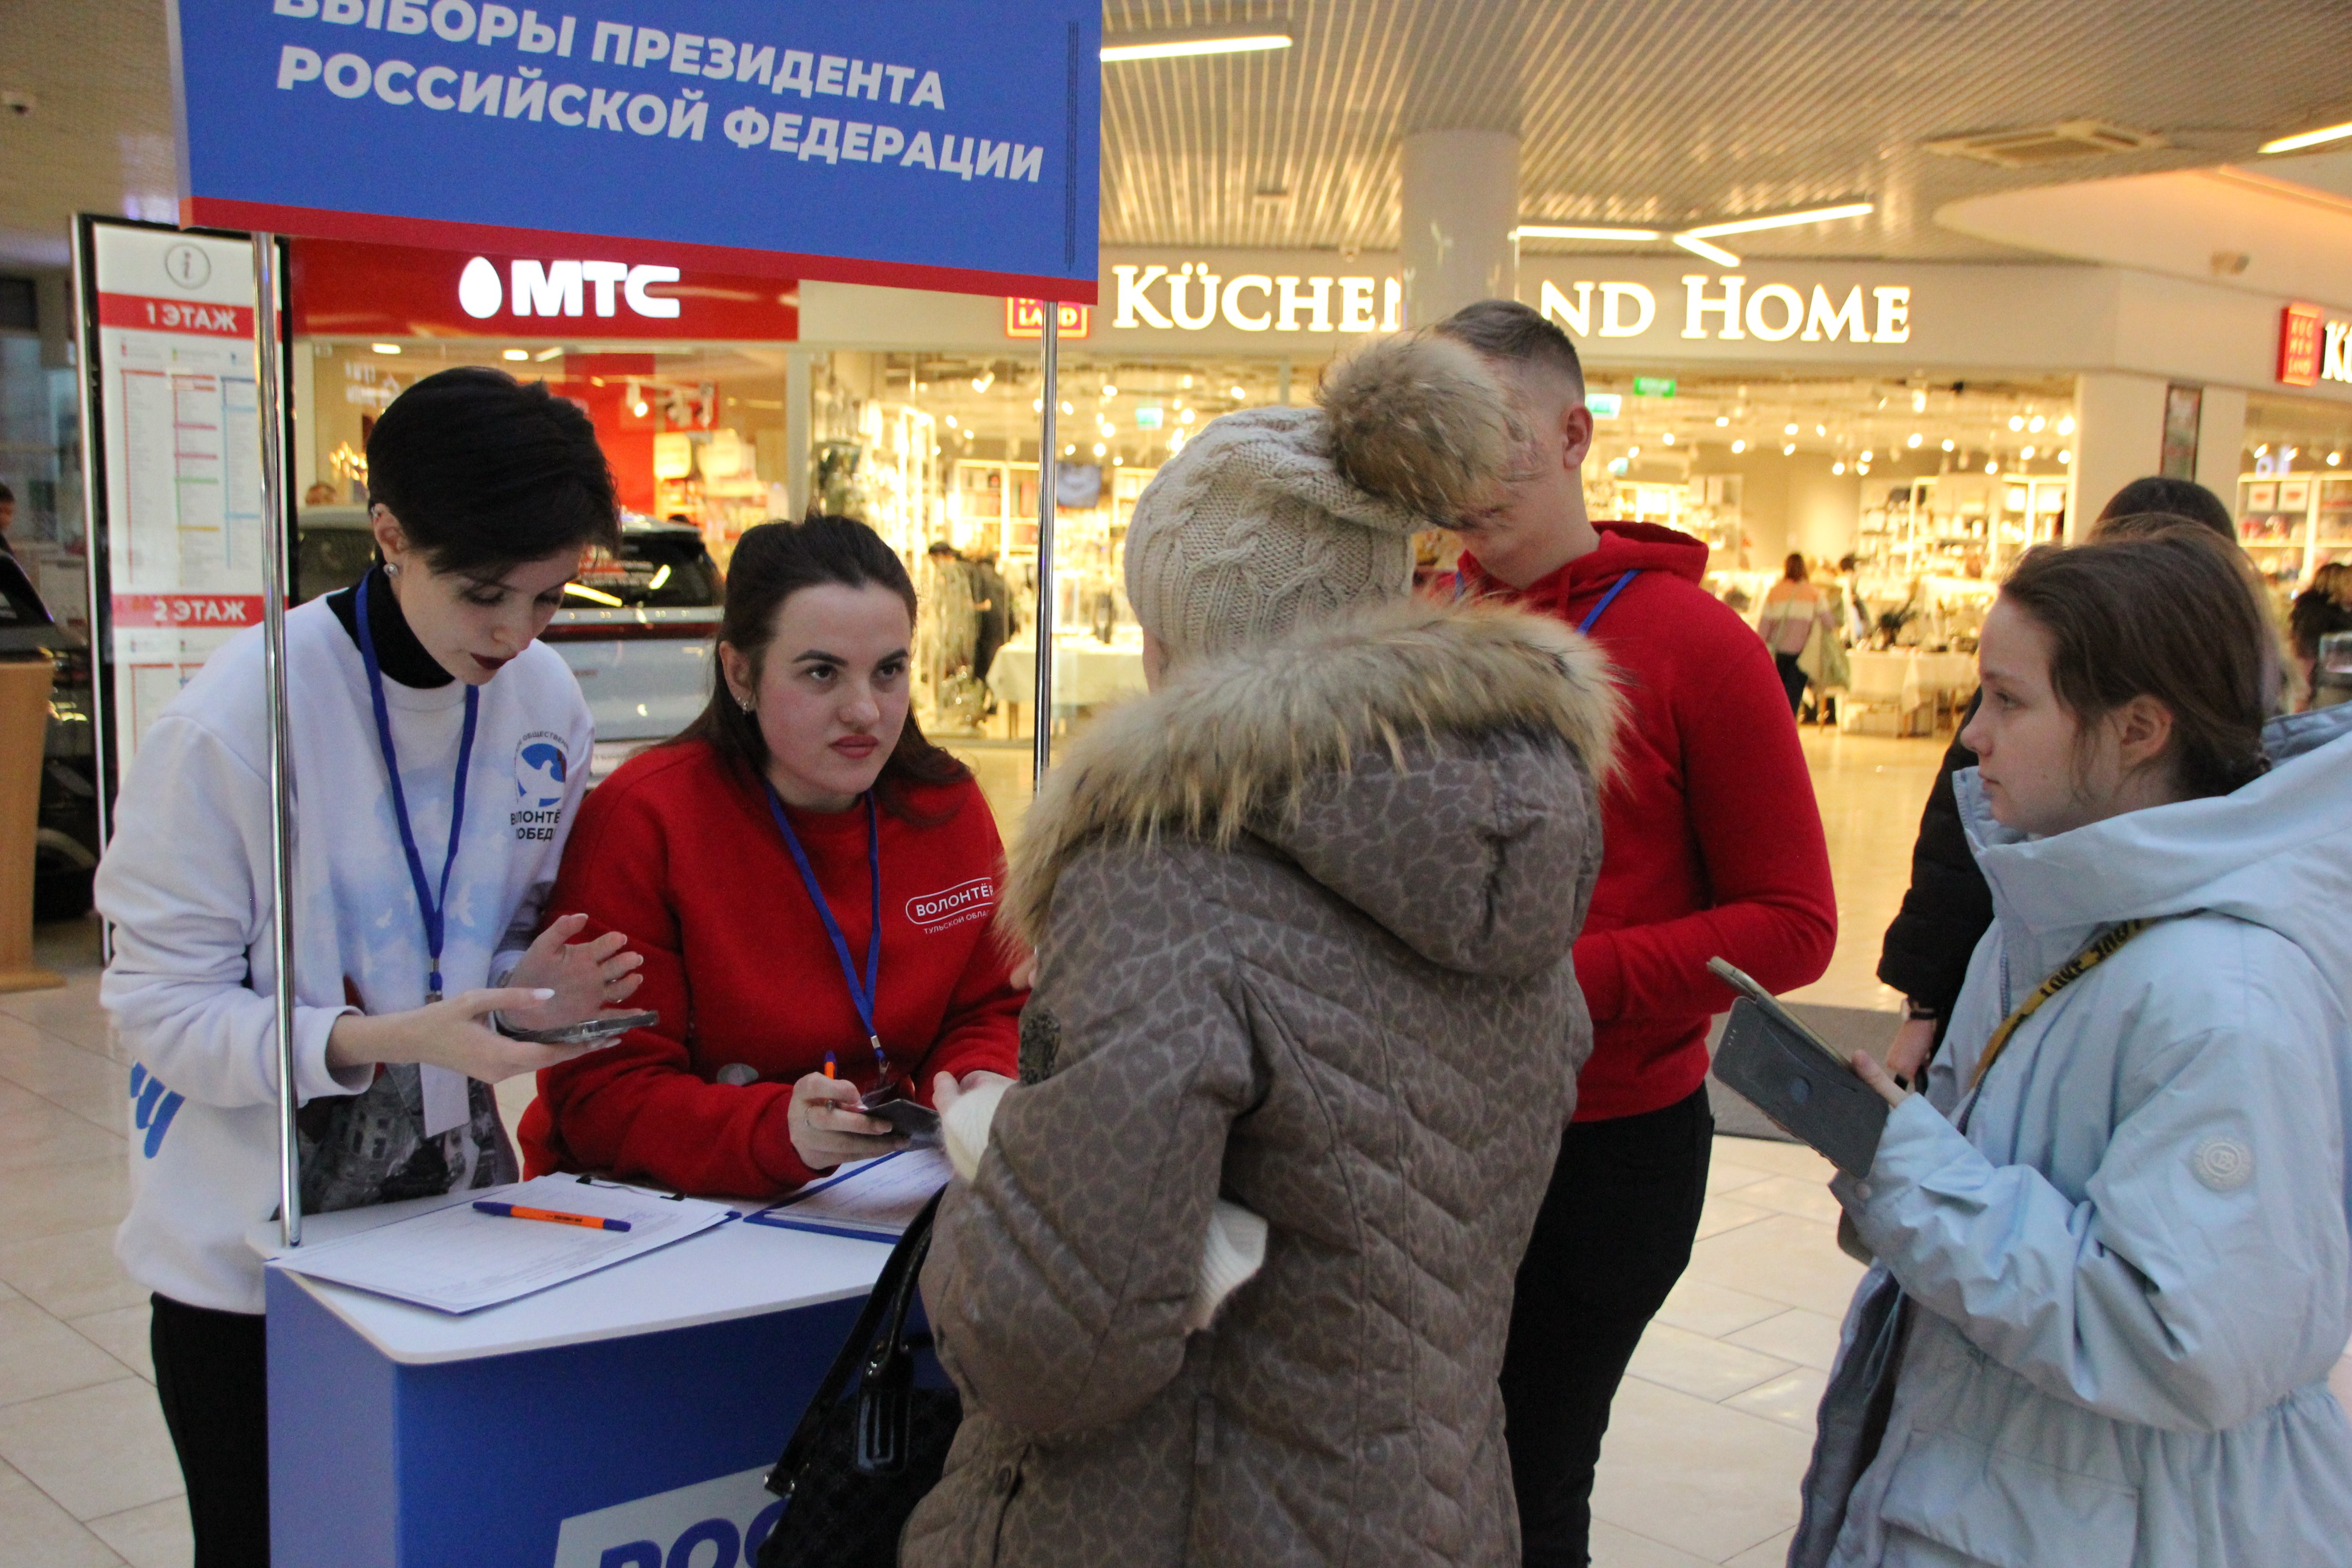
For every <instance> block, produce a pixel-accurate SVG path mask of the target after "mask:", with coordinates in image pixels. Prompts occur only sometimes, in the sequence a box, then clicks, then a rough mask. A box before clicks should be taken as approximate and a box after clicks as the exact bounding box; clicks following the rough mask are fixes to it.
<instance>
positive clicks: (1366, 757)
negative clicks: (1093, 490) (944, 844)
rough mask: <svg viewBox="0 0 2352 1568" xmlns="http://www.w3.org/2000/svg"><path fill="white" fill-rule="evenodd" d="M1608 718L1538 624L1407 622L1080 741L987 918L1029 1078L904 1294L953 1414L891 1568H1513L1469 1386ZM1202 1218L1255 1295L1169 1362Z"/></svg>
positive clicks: (1501, 1309) (1501, 1296) (1567, 1057)
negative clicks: (1259, 1253) (1231, 1241)
mask: <svg viewBox="0 0 2352 1568" xmlns="http://www.w3.org/2000/svg"><path fill="white" fill-rule="evenodd" d="M1616 711H1617V702H1616V698H1615V695H1614V692H1613V689H1612V687H1611V684H1610V682H1609V679H1608V676H1607V673H1606V670H1605V667H1604V665H1603V661H1602V660H1601V657H1600V655H1599V654H1597V653H1596V652H1594V651H1593V650H1592V649H1591V647H1590V645H1588V644H1586V643H1585V642H1584V641H1583V640H1582V639H1581V638H1580V637H1578V636H1577V635H1576V634H1575V633H1573V632H1571V631H1569V630H1567V629H1566V628H1565V627H1562V626H1559V625H1558V624H1557V623H1555V622H1552V621H1549V620H1547V619H1543V618H1539V617H1537V616H1529V615H1527V614H1525V613H1522V612H1517V611H1511V610H1499V609H1494V608H1445V607H1433V606H1428V605H1400V606H1396V607H1394V608H1387V609H1383V610H1381V611H1380V612H1378V613H1376V614H1375V615H1374V616H1370V618H1368V619H1360V620H1356V621H1352V622H1349V623H1343V624H1341V625H1339V626H1327V627H1323V628H1320V629H1313V630H1310V631H1308V632H1307V633H1305V634H1301V635H1298V636H1295V637H1292V638H1291V639H1289V640H1288V641H1286V643H1284V644H1281V645H1277V646H1275V647H1266V648H1260V649H1255V650H1253V651H1251V652H1249V653H1247V654H1244V655H1239V656H1235V657H1233V658H1224V659H1220V660H1216V661H1213V662H1208V663H1203V664H1201V665H1198V666H1192V667H1187V668H1185V669H1184V670H1183V671H1182V672H1181V674H1180V676H1179V677H1178V678H1177V679H1176V680H1175V681H1174V682H1173V683H1172V684H1171V686H1170V687H1169V688H1167V689H1163V690H1161V691H1160V692H1159V693H1158V694H1157V695H1155V696H1153V697H1151V698H1150V699H1147V700H1143V701H1140V702H1138V703H1135V704H1133V705H1131V706H1129V708H1127V709H1125V710H1121V711H1119V712H1118V713H1115V714H1113V715H1110V716H1108V717H1106V718H1105V719H1104V720H1103V721H1100V722H1099V723H1098V724H1097V726H1096V727H1095V728H1094V729H1093V730H1092V731H1089V733H1088V734H1087V736H1086V737H1085V738H1084V739H1083V740H1082V741H1081V742H1079V743H1078V744H1077V745H1076V746H1074V747H1073V748H1072V752H1071V754H1070V756H1069V757H1068V759H1067V761H1066V762H1065V763H1063V764H1062V765H1061V766H1060V768H1059V769H1058V770H1057V771H1056V773H1055V775H1054V777H1053V779H1052V781H1051V782H1050V783H1049V784H1048V787H1047V789H1046V791H1045V794H1044V795H1042V796H1041V798H1040V799H1039V801H1038V803H1037V805H1036V806H1035V807H1034V809H1033V812H1032V814H1031V817H1030V820H1029V823H1028V826H1027V828H1026V831H1025V835H1024V840H1023V842H1022V845H1021V847H1020V850H1019V852H1018V855H1017V857H1016V863H1015V865H1014V867H1013V878H1012V885H1011V889H1010V896H1009V898H1008V900H1007V906H1006V907H1007V910H1008V914H1009V916H1010V918H1011V919H1012V920H1013V921H1015V922H1016V923H1017V924H1018V925H1019V926H1020V927H1021V928H1022V930H1023V932H1024V935H1027V936H1029V937H1031V938H1032V939H1033V940H1034V942H1035V944H1036V946H1037V950H1038V953H1039V960H1040V964H1039V973H1038V984H1037V989H1036V991H1035V994H1034V997H1033V999H1032V1002H1031V1004H1030V1008H1029V1011H1028V1013H1027V1014H1026V1015H1025V1016H1024V1025H1023V1040H1022V1058H1023V1060H1022V1078H1023V1082H1022V1084H1021V1086H1020V1087H1017V1088H1015V1089H1012V1090H1010V1091H1009V1092H1007V1093H1006V1094H1005V1096H1004V1099H1003V1103H1002V1105H1001V1107H1000V1108H999V1110H997V1112H996V1117H995V1122H994V1126H993V1131H992V1134H991V1136H990V1139H989V1142H988V1145H987V1149H986V1152H985V1154H984V1156H983V1157H982V1160H981V1163H980V1165H979V1169H978V1173H977V1175H976V1177H975V1179H974V1180H973V1181H972V1182H971V1184H969V1185H967V1184H963V1183H961V1182H959V1183H957V1184H955V1185H954V1187H952V1188H951V1189H950V1193H949V1195H948V1197H947V1199H946V1201H945V1203H944V1204H943V1205H941V1208H940V1220H939V1228H938V1233H937V1236H936V1238H935V1240H934V1242H933V1249H932V1253H931V1258H930V1262H929V1266H928V1268H926V1270H925V1273H924V1280H923V1283H924V1295H925V1299H926V1300H927V1302H928V1304H929V1309H930V1313H931V1321H932V1323H933V1325H934V1327H935V1329H936V1331H938V1333H939V1336H940V1347H941V1355H942V1358H943V1360H944V1361H945V1362H946V1363H947V1365H948V1367H949V1370H950V1373H952V1374H953V1376H954V1377H955V1379H956V1382H957V1384H958V1385H959V1386H960V1387H961V1389H962V1391H963V1394H964V1396H965V1409H966V1416H965V1421H964V1426H963V1428H962V1431H961V1433H960V1434H959V1436H958V1437H957V1439H956V1444H955V1449H954V1453H953V1455H952V1457H951V1458H950V1461H949V1466H948V1471H947V1475H946V1477H945V1479H943V1480H942V1481H941V1482H940V1486H939V1488H938V1489H937V1490H935V1491H934V1492H933V1493H932V1494H931V1495H930V1497H929V1498H928V1499H927V1500H925V1501H924V1502H923V1504H922V1506H921V1507H920V1508H919V1510H917V1512H916V1514H915V1516H914V1518H913V1520H912V1521H910V1523H909V1525H908V1531H907V1536H906V1540H905V1542H904V1550H903V1555H902V1559H901V1561H902V1562H903V1563H907V1564H908V1565H909V1568H945V1565H950V1564H953V1565H956V1568H969V1565H976V1564H988V1563H1003V1564H1019V1565H1021V1568H1062V1565H1071V1568H1076V1565H1078V1564H1087V1565H1098V1564H1110V1563H1117V1564H1119V1565H1120V1568H1156V1565H1163V1564H1164V1565H1173V1564H1179V1563H1195V1564H1213V1565H1215V1568H1238V1565H1241V1564H1250V1563H1357V1564H1371V1563H1377V1564H1381V1565H1382V1568H1390V1565H1395V1564H1408V1563H1420V1564H1438V1563H1465V1564H1466V1563H1476V1564H1482V1565H1483V1564H1496V1563H1516V1562H1517V1559H1518V1540H1517V1521H1516V1515H1515V1512H1514V1509H1513V1505H1512V1496H1511V1486H1510V1476H1509V1469H1508V1462H1507V1458H1506V1455H1505V1451H1504V1447H1503V1413H1502V1405H1501V1400H1500V1398H1499V1396H1498V1394H1497V1393H1496V1382H1495V1379H1496V1371H1497V1370H1498V1368H1499V1366H1500V1364H1501V1361H1502V1353H1503V1342H1504V1336H1505V1331H1506V1330H1507V1325H1508V1320H1509V1314H1510V1305H1511V1282H1512V1277H1513V1271H1514V1269H1515V1268H1516V1267H1517V1263H1518V1260H1519V1257H1520V1254H1521V1253H1522V1252H1523V1251H1524V1250H1525V1247H1526V1245H1527V1239H1528V1232H1529V1229H1530V1227H1531V1226H1533V1224H1534V1220H1535V1214H1536V1208H1537V1205H1538V1203H1539V1202H1540V1200H1541V1199H1542V1196H1543V1193H1544V1187H1545V1183H1546V1181H1547V1179H1548V1178H1549V1174H1550V1172H1551V1167H1552V1162H1553V1158H1554V1156H1555V1155H1556V1153H1557V1152H1558V1149H1559V1135H1560V1130H1561V1128H1562V1126H1563V1125H1564V1124H1565V1123H1566V1122H1567V1121H1568V1119H1569V1116H1570V1112H1571V1110H1573V1107H1574V1101H1575V1080H1576V1071H1577V1068H1579V1066H1580V1064H1581V1063H1582V1061H1583V1059H1584V1057H1585V1055H1586V1054H1587V1052H1588V1051H1589V1050H1590V1049H1591V1023H1590V1020H1589V1019H1588V1017H1587V1016H1586V1014H1585V1009H1584V1004H1583V1001H1582V998H1581V996H1580V994H1579V992H1578V990H1577V985H1576V979H1575V975H1574V973H1573V972H1572V970H1571V968H1570V958H1569V952H1570V943H1571V942H1573V941H1574V939H1575V937H1576V934H1577V931H1578V928H1579V927H1580V924H1581V923H1582V921H1583V917H1584V911H1585V907H1586V903H1587V900H1588V899H1589V897H1590V895H1591V889H1592V882H1593V878H1594V874H1595V872H1596V871H1597V869H1598V868H1599V866H1600V860H1601V834H1600V813H1599V808H1598V805H1597V799H1596V794H1595V779H1596V776H1598V775H1602V774H1605V773H1606V772H1607V770H1608V766H1609V755H1610V743H1611V738H1612V733H1613V731H1614V727H1615V723H1616ZM1221 1195H1222V1196H1224V1197H1227V1198H1230V1199H1232V1200H1233V1201H1234V1202H1236V1203H1239V1204H1241V1205H1244V1206H1245V1207H1247V1208H1249V1209H1250V1210H1252V1211H1254V1212H1255V1213H1256V1214H1258V1215H1262V1216H1264V1218H1265V1220H1266V1222H1267V1224H1268V1226H1269V1235H1268V1240H1267V1243H1266V1249H1265V1264H1264V1267H1263V1268H1262V1269H1261V1270H1260V1271H1259V1272H1258V1274H1257V1275H1256V1277H1255V1278H1254V1279H1250V1280H1248V1281H1247V1282H1246V1283H1244V1284H1243V1285H1242V1286H1241V1287H1240V1289H1238V1290H1236V1291H1235V1292H1234V1295H1233V1296H1232V1298H1231V1299H1230V1300H1228V1301H1227V1303H1226V1305H1225V1307H1224V1310H1223V1315H1222V1317H1221V1318H1220V1319H1219V1320H1218V1321H1216V1323H1215V1324H1214V1326H1213V1327H1212V1328H1211V1329H1209V1330H1207V1331H1202V1332H1198V1333H1192V1334H1190V1335H1188V1334H1187V1332H1186V1331H1185V1328H1184V1318H1185V1314H1186V1310H1187V1308H1188V1305H1189V1303H1190V1301H1191V1299H1192V1293H1193V1287H1194V1279H1195V1272H1196V1269H1197V1268H1198V1267H1199V1263H1200V1259H1201V1257H1202V1244H1203V1239H1204V1237H1205V1236H1206V1234H1207V1231H1208V1227H1209V1221H1210V1213H1211V1208H1212V1205H1213V1203H1214V1201H1215V1200H1216V1199H1217V1198H1218V1197H1220V1196H1221Z"/></svg>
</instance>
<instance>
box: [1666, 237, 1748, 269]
mask: <svg viewBox="0 0 2352 1568" xmlns="http://www.w3.org/2000/svg"><path fill="white" fill-rule="evenodd" d="M1674 238H1675V244H1676V245H1679V246H1681V247H1683V248H1684V249H1685V250H1687V251H1689V252H1690V253H1691V254H1692V255H1693V256H1703V257H1705V258H1707V259H1708V260H1709V261H1712V262H1714V263H1715V264H1716V265H1717V267H1737V266H1738V265H1739V258H1738V257H1737V256H1734V255H1732V254H1731V252H1729V251H1727V250H1726V249H1724V248H1723V247H1721V246H1719V245H1709V244H1708V243H1707V242H1706V240H1704V239H1701V238H1700V237H1698V236H1696V235H1695V234H1678V235H1676V236H1675V237H1674Z"/></svg>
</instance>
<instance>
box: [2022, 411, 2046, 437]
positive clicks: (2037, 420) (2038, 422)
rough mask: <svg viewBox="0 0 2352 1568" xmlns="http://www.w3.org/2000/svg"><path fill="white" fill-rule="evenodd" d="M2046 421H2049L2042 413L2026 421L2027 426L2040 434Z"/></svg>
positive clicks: (2036, 433)
mask: <svg viewBox="0 0 2352 1568" xmlns="http://www.w3.org/2000/svg"><path fill="white" fill-rule="evenodd" d="M2045 423H2047V421H2045V420H2044V419H2043V418H2042V416H2041V415H2039V414H2037V415H2035V416H2033V417H2032V418H2031V419H2029V420H2027V421H2026V422H2025V427H2026V428H2027V429H2028V430H2031V431H2032V432H2033V433H2034V434H2035V435H2037V436H2039V435H2040V434H2042V426H2043V425H2044V424H2045Z"/></svg>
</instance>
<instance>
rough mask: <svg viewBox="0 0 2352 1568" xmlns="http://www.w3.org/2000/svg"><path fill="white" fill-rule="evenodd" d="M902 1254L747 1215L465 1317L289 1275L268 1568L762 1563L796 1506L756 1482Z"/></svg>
mask: <svg viewBox="0 0 2352 1568" xmlns="http://www.w3.org/2000/svg"><path fill="white" fill-rule="evenodd" d="M449 1201H452V1200H450V1199H446V1198H444V1199H428V1200H424V1201H422V1202H420V1203H415V1204H400V1205H385V1206H384V1207H383V1208H377V1209H362V1210H354V1211H350V1212H348V1213H344V1214H333V1215H316V1216H314V1217H313V1218H311V1219H310V1221H309V1222H308V1225H307V1226H306V1232H307V1238H308V1239H310V1240H312V1241H324V1240H329V1239H331V1238H332V1237H335V1236H339V1235H348V1234H350V1233H351V1232H352V1231H354V1230H358V1229H363V1228H369V1227H371V1226H374V1225H379V1224H383V1223H387V1222H389V1221H390V1220H393V1219H397V1218H401V1217H404V1216H406V1215H413V1214H415V1213H417V1212H420V1211H421V1210H423V1209H426V1208H432V1207H437V1206H439V1205H441V1204H444V1203H446V1202H449ZM274 1239H275V1238H274V1237H270V1238H269V1240H270V1241H272V1242H274ZM256 1241H257V1246H260V1245H261V1243H262V1238H260V1237H256ZM261 1249H262V1250H263V1251H264V1252H265V1254H274V1253H276V1252H277V1251H278V1248H277V1247H275V1246H274V1245H267V1246H261ZM888 1257H889V1248H888V1247H887V1245H883V1244H880V1243H877V1242H875V1241H869V1240H859V1239H852V1238H850V1237H844V1236H838V1235H824V1234H818V1233H814V1232H810V1231H805V1230H798V1229H791V1228H786V1227H782V1226H774V1225H771V1224H766V1223H761V1222H760V1221H758V1220H750V1221H745V1220H730V1221H729V1222H727V1223H726V1224H724V1225H721V1226H719V1227H717V1228H716V1229H713V1230H709V1231H705V1232H703V1233H701V1234H700V1235H698V1236H692V1237H687V1238H686V1239H685V1240H683V1241H679V1242H677V1243H676V1244H675V1245H673V1246H670V1247H664V1248H662V1249H661V1250H659V1251H656V1252H652V1253H648V1254H646V1256H644V1257H642V1258H635V1259H633V1260H631V1261H629V1262H626V1263H623V1264H618V1265H615V1266H614V1267H613V1268H606V1269H604V1270H601V1271H599V1272H597V1273H595V1274H592V1275H589V1276H587V1277H586V1278H585V1279H577V1280H574V1281H572V1282H571V1283H569V1284H566V1285H562V1286H558V1287H556V1288H555V1289H550V1290H544V1291H541V1292H540V1293H539V1294H537V1295H534V1296H528V1297H525V1298H524V1299H522V1300H519V1301H513V1302H509V1303H508V1304H506V1305H504V1306H499V1307H492V1308H488V1309H485V1310H482V1311H478V1312H474V1313H471V1314H468V1315H467V1316H465V1317H451V1316H448V1315H446V1314H445V1313H441V1312H436V1311H431V1310H426V1309H425V1308H421V1307H412V1306H408V1305H405V1304H404V1303H402V1302H397V1301H392V1300H385V1299H383V1298H382V1297H377V1296H372V1295H368V1294H366V1293H364V1292H362V1291H356V1290H351V1289H344V1288H342V1287H340V1286H335V1285H330V1284H326V1283H323V1282H320V1281H319V1280H315V1279H306V1278H304V1277H302V1276H300V1275H297V1274H292V1273H289V1272H286V1271H284V1270H281V1269H279V1268H274V1267H273V1268H269V1269H268V1314H269V1318H268V1339H269V1503H270V1552H271V1561H272V1562H273V1563H276V1564H277V1568H474V1565H477V1564H478V1565H480V1568H542V1565H545V1568H745V1565H748V1564H749V1563H750V1562H751V1555H752V1552H753V1550H754V1549H755V1548H756V1546H757V1543H758V1542H760V1541H761V1540H762V1539H764V1538H765V1536H766V1534H767V1532H768V1530H769V1528H770V1527H771V1526H772V1524H773V1522H774V1520H775V1517H776V1513H777V1511H778V1507H777V1502H778V1500H777V1499H775V1498H774V1497H772V1496H771V1495H770V1494H769V1493H768V1491H767V1490H766V1489H764V1488H763V1487H762V1486H761V1480H762V1479H763V1478H764V1477H765V1475H766V1474H767V1470H768V1467H769V1466H771V1465H772V1464H773V1463H774V1462H775V1458H776V1456H777V1454H778V1453H779V1452H780V1451H781V1450H782V1447H783V1445H784V1441H785V1439H786V1438H787V1437H788V1436H791V1433H792V1429H793V1424H794V1423H795V1422H796V1421H797V1420H798V1419H799V1418H800V1415H801V1412H802V1410H803V1407H804V1406H805V1405H806V1404H807V1403H808V1400H809V1398H810V1396H811V1395H812V1394H814V1392H815V1389H816V1385H817V1383H818V1382H819V1380H820V1379H822V1378H823V1376H824V1371H825V1368H826V1367H827V1366H828V1365H830V1364H831V1363H832V1360H833V1356H834V1354H835V1352H836V1351H837V1350H838V1349H839V1348H840V1345H841V1343H842V1342H843V1341H844V1340H845V1339H846V1338H847V1337H848V1334H849V1331H850V1327H851V1325H852V1323H853V1322H854V1321H855V1320H856V1315H857V1310H858V1307H859V1306H860V1304H861V1303H862V1302H863V1300H864V1299H865V1298H866V1295H867V1293H868V1292H869V1291H870V1290H871V1289H872V1287H873V1283H874V1279H875V1277H876V1276H877V1274H878V1273H879V1272H880V1271H881V1268H882V1265H883V1262H884V1261H885V1260H886V1259H887V1258H888Z"/></svg>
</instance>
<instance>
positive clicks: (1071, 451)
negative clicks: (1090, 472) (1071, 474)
mask: <svg viewBox="0 0 2352 1568" xmlns="http://www.w3.org/2000/svg"><path fill="white" fill-rule="evenodd" d="M1077 455H1078V449H1077V448H1076V447H1063V448H1062V456H1064V457H1065V458H1075V457H1076V456H1077Z"/></svg>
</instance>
